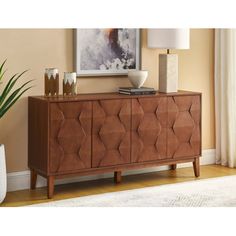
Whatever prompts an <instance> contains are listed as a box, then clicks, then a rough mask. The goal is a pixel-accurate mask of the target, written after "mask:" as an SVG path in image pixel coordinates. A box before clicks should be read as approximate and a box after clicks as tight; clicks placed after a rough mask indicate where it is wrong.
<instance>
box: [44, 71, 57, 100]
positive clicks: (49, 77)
mask: <svg viewBox="0 0 236 236" xmlns="http://www.w3.org/2000/svg"><path fill="white" fill-rule="evenodd" d="M44 79H45V95H46V96H49V95H51V96H55V95H56V96H58V94H59V73H58V69H56V68H47V69H45V74H44Z"/></svg>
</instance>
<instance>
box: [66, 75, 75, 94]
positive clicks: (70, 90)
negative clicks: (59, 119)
mask: <svg viewBox="0 0 236 236" xmlns="http://www.w3.org/2000/svg"><path fill="white" fill-rule="evenodd" d="M76 94H77V80H76V72H64V79H63V95H76Z"/></svg>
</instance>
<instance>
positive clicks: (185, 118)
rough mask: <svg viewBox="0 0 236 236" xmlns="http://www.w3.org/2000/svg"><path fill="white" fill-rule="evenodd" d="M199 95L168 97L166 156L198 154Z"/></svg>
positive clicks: (199, 147)
mask: <svg viewBox="0 0 236 236" xmlns="http://www.w3.org/2000/svg"><path fill="white" fill-rule="evenodd" d="M200 108H201V107H200V97H199V96H184V97H183V96H180V97H178V96H174V97H169V98H168V129H167V130H168V131H167V132H168V143H167V145H168V148H167V156H168V158H181V157H190V156H198V155H200V149H201V142H200V140H201V138H200V118H201V117H200V116H201V113H200V112H201V111H200Z"/></svg>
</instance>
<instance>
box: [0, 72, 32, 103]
mask: <svg viewBox="0 0 236 236" xmlns="http://www.w3.org/2000/svg"><path fill="white" fill-rule="evenodd" d="M26 72H27V70H25V71H23V72H22V73H21V74H19V75H18V76H17V77H16V79H15V80H13V79H14V78H15V76H16V75H17V74H15V75H13V77H12V78H11V79H10V80H9V82H8V84H7V86H6V88H5V90H4V91H3V93H2V96H1V100H0V106H1V104H2V103H3V102H4V100H5V98H6V97H7V95H8V94H9V92H10V91H11V89H12V88H13V86H14V85H15V83H16V82H17V80H18V79H19V78H20V77H21V76H22V75H23V74H24V73H26ZM31 81H32V80H31Z"/></svg>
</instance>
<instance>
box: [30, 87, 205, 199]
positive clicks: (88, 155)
mask: <svg viewBox="0 0 236 236" xmlns="http://www.w3.org/2000/svg"><path fill="white" fill-rule="evenodd" d="M28 105H29V112H28V115H29V117H28V166H29V168H30V170H31V189H34V188H35V187H36V180H37V175H38V174H39V175H41V176H44V177H45V178H47V181H48V198H51V197H52V196H53V192H54V179H55V178H64V177H66V176H71V175H75V174H76V175H92V174H98V173H105V172H114V178H115V182H116V183H119V182H120V181H121V171H124V170H128V169H138V168H145V167H151V166H158V165H171V167H172V169H175V168H176V164H178V163H183V162H193V168H194V173H195V176H196V177H197V176H199V157H200V156H201V94H200V93H195V92H187V91H179V92H178V93H169V94H165V93H157V94H156V95H150V96H149V95H145V96H144V95H142V96H128V95H120V94H117V93H104V94H81V95H77V96H75V97H63V96H59V97H55V98H53V97H44V96H38V97H29V104H28Z"/></svg>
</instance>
